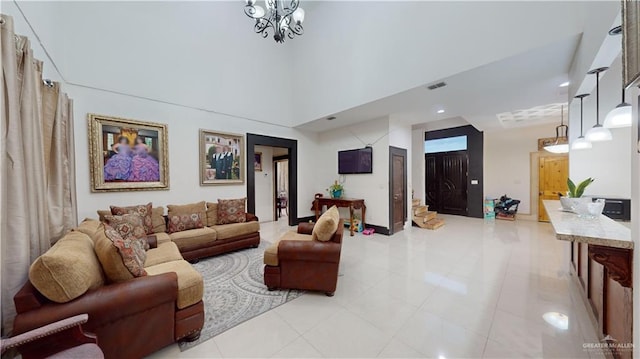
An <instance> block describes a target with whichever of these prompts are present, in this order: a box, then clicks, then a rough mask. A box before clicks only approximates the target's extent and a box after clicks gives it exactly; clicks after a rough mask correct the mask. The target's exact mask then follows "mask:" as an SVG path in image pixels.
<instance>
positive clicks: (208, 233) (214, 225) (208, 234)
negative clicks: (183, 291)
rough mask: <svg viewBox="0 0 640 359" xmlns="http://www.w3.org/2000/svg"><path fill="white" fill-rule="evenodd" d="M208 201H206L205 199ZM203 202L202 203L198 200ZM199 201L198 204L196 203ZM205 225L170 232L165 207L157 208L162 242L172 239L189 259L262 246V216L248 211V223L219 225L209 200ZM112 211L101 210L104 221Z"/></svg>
mask: <svg viewBox="0 0 640 359" xmlns="http://www.w3.org/2000/svg"><path fill="white" fill-rule="evenodd" d="M201 203H202V204H204V202H201ZM198 204H200V203H198ZM195 205H196V204H194V206H195ZM205 208H206V209H205V211H204V213H205V215H204V216H205V217H206V221H205V227H204V228H197V229H188V230H185V231H181V232H174V233H167V225H166V221H167V218H166V216H165V215H164V207H154V208H153V210H152V221H153V228H154V232H155V233H154V234H155V235H156V236H157V237H158V241H172V242H173V243H175V244H176V246H177V248H178V250H179V251H180V253H181V254H182V257H183V258H184V259H185V260H187V261H196V260H198V259H200V258H205V257H210V256H214V255H218V254H222V253H227V252H231V251H234V250H238V249H244V248H249V247H254V248H255V247H258V245H260V223H259V222H258V217H256V216H254V215H253V214H250V213H247V214H246V222H244V223H231V224H218V221H217V203H215V202H206V207H205ZM110 214H111V211H109V210H99V211H98V216H99V218H100V221H102V222H103V221H104V217H105V216H106V215H110Z"/></svg>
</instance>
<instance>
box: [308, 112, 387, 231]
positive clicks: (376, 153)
mask: <svg viewBox="0 0 640 359" xmlns="http://www.w3.org/2000/svg"><path fill="white" fill-rule="evenodd" d="M388 134H389V119H388V118H386V117H385V118H380V119H375V120H371V121H367V122H365V123H361V124H356V125H353V126H348V127H343V128H339V129H335V130H331V131H327V132H323V133H321V134H320V135H319V151H318V155H317V157H316V158H315V159H314V160H313V161H314V170H313V173H314V175H315V176H316V177H317V178H318V179H319V181H320V182H319V183H320V185H321V186H322V187H318V189H319V190H318V192H323V193H324V194H325V195H328V193H327V192H326V189H327V188H328V187H329V186H330V185H331V184H332V183H333V181H334V180H337V179H338V178H339V175H338V151H341V150H350V149H354V148H363V147H365V145H367V144H372V146H373V173H371V174H354V175H344V176H343V178H344V196H345V197H351V198H364V200H365V203H366V205H367V213H366V222H367V223H370V224H375V225H378V226H382V227H389V137H388ZM358 138H360V139H361V140H362V141H363V142H364V143H363V142H361V141H360V139H358ZM376 141H377V142H376ZM374 142H375V143H374ZM321 169H322V170H321ZM310 205H311V200H309V201H307V207H310Z"/></svg>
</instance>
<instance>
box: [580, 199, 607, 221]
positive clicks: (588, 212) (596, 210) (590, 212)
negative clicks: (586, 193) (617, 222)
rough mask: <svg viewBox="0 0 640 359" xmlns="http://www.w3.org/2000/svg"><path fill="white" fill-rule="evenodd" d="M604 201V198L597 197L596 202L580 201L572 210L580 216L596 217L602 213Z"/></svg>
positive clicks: (586, 217)
mask: <svg viewBox="0 0 640 359" xmlns="http://www.w3.org/2000/svg"><path fill="white" fill-rule="evenodd" d="M604 203H605V200H604V199H597V200H596V201H595V202H579V203H578V204H577V205H576V206H575V207H573V209H572V210H573V212H575V213H577V214H578V216H579V217H580V218H585V219H595V218H598V217H600V215H601V214H602V210H603V209H604Z"/></svg>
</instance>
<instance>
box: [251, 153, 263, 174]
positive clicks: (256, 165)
mask: <svg viewBox="0 0 640 359" xmlns="http://www.w3.org/2000/svg"><path fill="white" fill-rule="evenodd" d="M253 169H254V170H255V171H256V172H262V152H256V153H255V158H254V160H253Z"/></svg>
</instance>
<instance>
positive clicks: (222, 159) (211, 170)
mask: <svg viewBox="0 0 640 359" xmlns="http://www.w3.org/2000/svg"><path fill="white" fill-rule="evenodd" d="M199 144H200V148H199V151H198V152H199V153H200V185H201V186H208V185H230V184H242V183H244V168H245V162H244V136H243V135H239V134H234V133H224V132H218V131H210V130H200V142H199Z"/></svg>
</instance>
